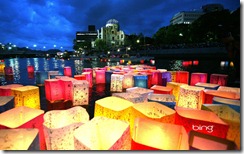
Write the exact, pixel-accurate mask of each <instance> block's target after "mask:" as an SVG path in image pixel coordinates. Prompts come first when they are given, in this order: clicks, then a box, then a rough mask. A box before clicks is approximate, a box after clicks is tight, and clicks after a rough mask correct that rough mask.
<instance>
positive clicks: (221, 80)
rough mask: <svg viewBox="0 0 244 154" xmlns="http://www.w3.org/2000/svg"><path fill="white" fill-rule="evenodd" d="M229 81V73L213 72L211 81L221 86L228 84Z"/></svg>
mask: <svg viewBox="0 0 244 154" xmlns="http://www.w3.org/2000/svg"><path fill="white" fill-rule="evenodd" d="M227 81H228V75H226V74H211V75H210V83H214V84H218V85H220V86H226V85H227Z"/></svg>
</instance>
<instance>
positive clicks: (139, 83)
mask: <svg viewBox="0 0 244 154" xmlns="http://www.w3.org/2000/svg"><path fill="white" fill-rule="evenodd" d="M133 78H134V87H141V88H148V87H147V86H148V78H147V75H134V76H133ZM152 80H153V79H152Z"/></svg>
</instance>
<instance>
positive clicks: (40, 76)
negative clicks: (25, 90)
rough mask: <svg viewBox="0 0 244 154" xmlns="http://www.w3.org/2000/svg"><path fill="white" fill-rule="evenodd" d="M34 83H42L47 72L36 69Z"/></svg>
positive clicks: (46, 76)
mask: <svg viewBox="0 0 244 154" xmlns="http://www.w3.org/2000/svg"><path fill="white" fill-rule="evenodd" d="M35 73H36V84H37V85H44V81H45V80H46V79H47V78H48V73H47V72H45V71H36V72H35Z"/></svg>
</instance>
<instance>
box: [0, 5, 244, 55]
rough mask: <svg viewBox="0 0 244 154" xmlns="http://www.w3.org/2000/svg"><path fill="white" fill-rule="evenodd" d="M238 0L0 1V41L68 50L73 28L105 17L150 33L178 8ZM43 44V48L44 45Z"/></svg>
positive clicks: (100, 21)
mask: <svg viewBox="0 0 244 154" xmlns="http://www.w3.org/2000/svg"><path fill="white" fill-rule="evenodd" d="M240 2H241V1H238V0H202V1H194V0H184V1H172V0H155V1H149V0H133V1H123V0H113V1H108V0H104V1H98V0H94V1H88V0H83V1H78V0H77V1H75V0H52V1H51V0H44V1H43V0H26V1H22V0H17V1H15V2H13V1H1V2H0V10H1V11H0V20H1V24H0V43H2V44H6V43H12V44H14V45H16V46H18V47H29V48H31V49H44V50H48V49H53V48H56V49H61V50H72V47H73V39H75V36H76V32H77V31H87V30H88V29H87V28H88V25H95V26H96V29H100V28H101V27H103V26H105V24H106V22H107V21H108V20H109V19H116V20H118V22H119V24H120V27H121V30H123V31H124V32H125V34H127V35H130V34H139V33H142V34H144V35H145V36H149V37H152V36H153V34H155V33H156V31H157V30H158V29H159V28H161V27H164V26H168V25H169V24H170V19H171V18H172V17H173V16H174V15H175V14H176V13H178V12H180V11H191V10H194V9H196V10H199V9H200V8H201V6H203V5H206V4H213V3H214V4H215V3H217V4H222V5H223V6H224V8H225V9H229V10H230V11H234V10H236V9H237V8H239V7H240ZM44 47H45V48H44Z"/></svg>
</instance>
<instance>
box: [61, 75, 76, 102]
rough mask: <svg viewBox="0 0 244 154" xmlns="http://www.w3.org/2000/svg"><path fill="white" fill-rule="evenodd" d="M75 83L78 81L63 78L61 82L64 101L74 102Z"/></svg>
mask: <svg viewBox="0 0 244 154" xmlns="http://www.w3.org/2000/svg"><path fill="white" fill-rule="evenodd" d="M73 81H76V79H74V78H62V79H60V80H59V82H60V84H61V87H62V90H63V97H64V100H72V98H73V95H72V94H73Z"/></svg>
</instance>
